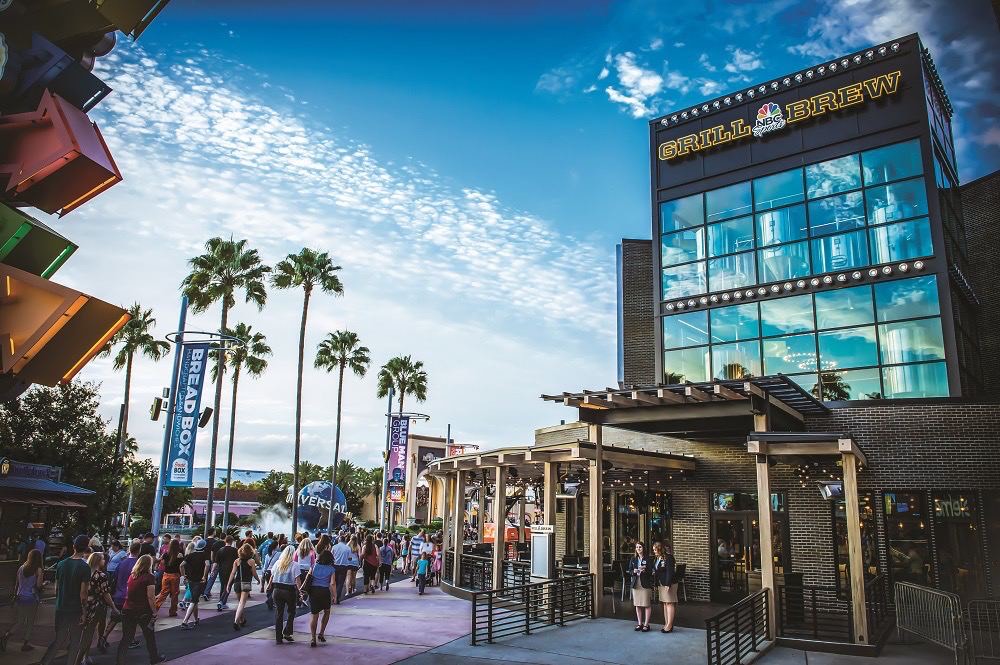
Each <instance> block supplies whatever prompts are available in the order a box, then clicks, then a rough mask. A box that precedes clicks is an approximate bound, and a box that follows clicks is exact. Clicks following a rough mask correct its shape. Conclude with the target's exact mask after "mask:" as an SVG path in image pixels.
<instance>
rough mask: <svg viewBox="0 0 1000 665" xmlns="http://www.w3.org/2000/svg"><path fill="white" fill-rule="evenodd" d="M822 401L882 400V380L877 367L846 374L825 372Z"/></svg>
mask: <svg viewBox="0 0 1000 665" xmlns="http://www.w3.org/2000/svg"><path fill="white" fill-rule="evenodd" d="M820 380H821V381H822V382H823V396H822V397H821V399H824V400H827V401H830V402H835V401H845V400H851V399H881V398H882V379H881V376H880V375H879V371H878V368H877V367H872V368H871V369H852V370H849V371H846V372H823V373H822V374H821V375H820Z"/></svg>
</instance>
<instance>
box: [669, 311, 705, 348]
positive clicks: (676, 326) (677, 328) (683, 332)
mask: <svg viewBox="0 0 1000 665" xmlns="http://www.w3.org/2000/svg"><path fill="white" fill-rule="evenodd" d="M698 344H708V312H706V311H704V310H702V311H700V312H687V313H685V314H674V315H672V316H665V317H663V347H664V348H666V349H676V348H677V347H680V346H696V345H698Z"/></svg>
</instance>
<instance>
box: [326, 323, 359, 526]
mask: <svg viewBox="0 0 1000 665" xmlns="http://www.w3.org/2000/svg"><path fill="white" fill-rule="evenodd" d="M370 363H371V359H370V358H369V357H368V347H367V346H361V344H360V340H359V339H358V334H357V333H355V332H351V331H350V330H338V331H336V332H332V333H329V334H328V335H327V336H326V339H324V340H323V341H322V342H320V343H319V350H318V351H316V362H315V363H314V364H315V366H316V367H317V368H319V369H325V370H326V371H327V372H332V371H333V370H334V369H335V368H336V369H337V370H338V371H339V372H340V375H339V378H338V381H337V433H336V435H335V438H334V444H333V468H335V469H336V468H337V461H338V460H339V459H340V413H341V407H342V406H343V397H344V370H346V369H347V368H348V367H350V368H351V371H352V372H354V374H355V375H357V377H358V378H361V377H363V376H364V375H365V373H366V372H367V371H368V365H369V364H370ZM330 480H331V481H332V482H333V484H334V485H336V484H337V479H336V478H331V479H330ZM332 530H333V511H330V520H329V522H328V523H327V531H332Z"/></svg>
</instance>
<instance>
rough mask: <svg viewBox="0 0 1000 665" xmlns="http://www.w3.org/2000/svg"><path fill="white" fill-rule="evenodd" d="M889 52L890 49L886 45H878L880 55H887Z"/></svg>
mask: <svg viewBox="0 0 1000 665" xmlns="http://www.w3.org/2000/svg"><path fill="white" fill-rule="evenodd" d="M888 52H889V49H887V48H886V47H884V46H879V47H878V54H879V55H885V54H886V53H888Z"/></svg>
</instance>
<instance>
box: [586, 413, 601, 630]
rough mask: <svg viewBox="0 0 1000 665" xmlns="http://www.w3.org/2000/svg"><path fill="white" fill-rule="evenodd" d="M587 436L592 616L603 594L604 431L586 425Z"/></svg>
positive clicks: (597, 612)
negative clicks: (591, 447) (591, 446)
mask: <svg viewBox="0 0 1000 665" xmlns="http://www.w3.org/2000/svg"><path fill="white" fill-rule="evenodd" d="M587 430H588V432H587V434H588V436H587V438H588V439H590V441H591V442H593V443H594V452H595V453H596V454H595V457H594V459H593V460H591V462H590V477H589V481H590V487H589V489H590V497H589V498H590V514H589V518H590V519H589V520H588V521H589V522H590V524H589V527H590V572H591V573H592V574H593V575H594V592H593V593H594V595H593V599H594V603H593V606H592V609H591V614H592V616H593V617H594V618H597V615H598V614H599V613H600V606H601V598H602V596H603V594H604V547H603V545H604V538H603V536H602V533H601V525H602V524H603V522H604V520H603V519H602V518H603V516H604V510H603V504H604V501H603V496H604V487H603V480H604V458H603V451H604V432H603V429H602V427H601V426H600V425H588V426H587Z"/></svg>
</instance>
